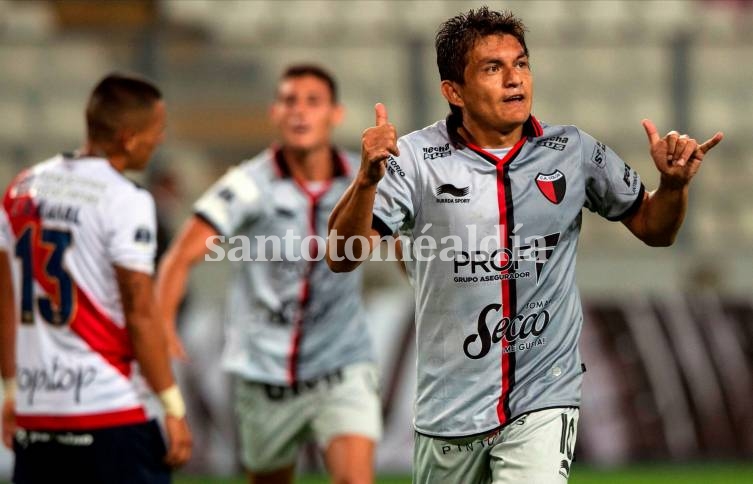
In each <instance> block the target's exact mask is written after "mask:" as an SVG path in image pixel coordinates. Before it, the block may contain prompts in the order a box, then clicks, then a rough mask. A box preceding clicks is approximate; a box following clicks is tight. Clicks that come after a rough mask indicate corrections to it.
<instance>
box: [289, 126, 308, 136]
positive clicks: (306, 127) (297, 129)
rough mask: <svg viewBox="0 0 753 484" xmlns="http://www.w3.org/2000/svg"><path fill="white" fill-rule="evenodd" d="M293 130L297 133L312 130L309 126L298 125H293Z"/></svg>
mask: <svg viewBox="0 0 753 484" xmlns="http://www.w3.org/2000/svg"><path fill="white" fill-rule="evenodd" d="M291 131H292V132H293V133H295V134H306V133H308V132H309V131H310V128H309V127H308V126H302V125H297V126H293V127H292V129H291Z"/></svg>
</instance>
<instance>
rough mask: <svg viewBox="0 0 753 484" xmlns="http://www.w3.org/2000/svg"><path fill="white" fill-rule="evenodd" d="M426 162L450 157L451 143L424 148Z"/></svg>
mask: <svg viewBox="0 0 753 484" xmlns="http://www.w3.org/2000/svg"><path fill="white" fill-rule="evenodd" d="M423 151H424V160H433V159H435V158H444V157H447V156H450V154H451V153H452V152H451V151H450V143H445V144H443V145H441V146H424V148H423Z"/></svg>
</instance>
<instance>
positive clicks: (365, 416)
mask: <svg viewBox="0 0 753 484" xmlns="http://www.w3.org/2000/svg"><path fill="white" fill-rule="evenodd" d="M270 115H271V119H272V122H273V123H274V125H275V126H276V128H277V130H278V133H279V137H280V140H281V144H280V145H274V146H273V147H271V148H270V149H268V150H266V151H264V152H262V153H260V154H259V155H258V156H256V157H255V158H252V159H251V160H248V161H245V162H243V163H242V164H241V165H239V166H238V167H236V168H234V169H232V170H230V171H229V172H228V173H227V174H226V175H225V176H224V177H222V178H221V179H220V180H219V181H218V182H217V183H215V184H214V186H212V187H211V188H210V189H209V190H208V191H207V192H206V194H205V195H204V196H202V197H201V198H200V199H199V201H198V202H196V204H195V207H194V208H195V214H194V216H193V217H192V218H191V219H189V220H188V222H187V223H186V225H185V226H184V227H183V229H182V232H181V233H180V234H179V235H178V236H177V237H176V239H175V242H174V243H173V245H172V246H171V247H170V248H169V249H168V252H167V254H166V255H165V258H164V260H163V263H162V264H161V265H160V269H159V276H158V283H157V288H158V294H159V300H160V304H161V308H162V311H163V314H162V317H163V319H164V321H165V323H166V324H167V325H168V331H169V332H170V333H171V334H172V335H173V336H172V337H173V338H174V339H173V348H174V351H175V354H176V355H177V356H183V353H184V351H183V349H182V346H181V345H180V342H179V340H178V339H177V335H175V319H176V310H177V307H178V304H179V302H180V299H181V297H182V295H183V293H184V290H185V286H186V282H187V279H188V275H189V270H190V268H191V267H192V266H193V265H195V264H197V263H198V262H200V261H202V260H204V258H205V255H209V256H210V257H214V256H215V255H214V254H210V253H209V249H208V247H210V243H218V242H217V240H218V239H217V237H216V236H224V237H227V238H230V237H233V236H245V237H247V240H248V241H250V244H249V246H250V247H249V253H248V256H249V258H251V259H253V261H236V262H233V263H232V267H233V273H234V274H233V283H232V285H231V287H230V288H229V297H228V304H227V317H226V319H227V321H226V323H227V324H226V342H225V351H224V367H225V368H226V370H227V371H229V372H230V373H232V374H233V375H234V376H235V377H236V385H235V398H236V402H235V406H236V413H237V418H238V424H239V432H240V437H241V452H242V456H241V457H242V461H243V464H244V466H245V468H246V470H247V472H248V477H249V481H250V482H254V483H288V482H292V480H293V476H294V471H295V462H296V459H297V455H298V451H299V449H300V448H301V445H302V444H303V443H304V442H305V441H307V440H309V439H312V438H313V439H314V440H316V442H317V443H318V444H319V446H320V447H321V449H322V450H323V455H324V461H325V464H326V466H327V470H328V471H329V473H330V475H331V476H332V479H333V480H334V482H351V483H355V482H362V483H368V482H371V481H372V480H373V475H372V474H373V469H372V468H373V453H374V445H375V442H376V441H377V440H378V438H379V437H380V434H381V413H380V412H381V410H380V402H379V397H378V394H377V388H376V387H377V375H376V368H375V364H374V362H373V354H372V345H371V341H370V338H369V333H368V329H367V327H366V324H365V320H364V314H363V309H362V304H361V275H360V274H359V273H354V274H347V275H344V274H343V275H338V274H333V273H332V272H331V271H330V270H329V268H328V267H327V265H326V264H325V263H324V262H323V261H322V260H321V259H322V258H323V255H324V247H323V240H324V238H325V237H326V230H327V218H328V216H329V213H330V211H331V210H332V207H334V205H335V203H336V202H337V200H338V199H339V197H340V195H341V194H342V193H343V191H344V190H345V188H346V187H347V186H348V184H349V183H350V181H351V180H352V174H353V173H354V171H355V170H357V169H358V168H357V161H356V160H354V159H352V158H351V157H349V156H348V155H346V153H344V152H342V151H340V150H339V149H337V148H335V147H334V146H333V145H332V140H331V135H332V131H333V129H334V128H335V126H336V125H337V124H339V123H340V121H341V119H342V117H343V109H342V106H341V105H340V104H339V103H338V99H337V88H336V84H335V81H334V79H333V77H332V76H331V75H330V74H329V73H328V72H326V71H325V70H323V69H321V68H320V67H317V66H312V65H295V66H291V67H289V68H288V69H287V70H286V71H285V72H284V73H283V74H282V76H281V78H280V81H279V84H278V86H277V95H276V99H275V101H274V104H273V105H272V108H271V111H270ZM313 235H316V236H319V237H320V238H321V240H322V244H321V245H318V244H317V243H315V242H314V241H312V242H310V243H309V242H308V241H310V240H312V239H311V237H309V236H313ZM265 237H266V238H270V239H275V238H276V239H277V240H278V242H280V241H281V240H282V239H283V237H285V238H287V240H289V241H291V242H292V243H291V244H289V245H288V244H286V243H285V242H280V244H279V245H278V247H280V249H279V250H277V251H275V249H274V248H273V247H274V245H275V244H274V242H266V243H264V242H262V243H261V244H258V243H257V242H258V241H259V240H260V239H262V238H265ZM306 237H309V239H306ZM302 240H303V242H304V243H303V244H302ZM211 241H214V242H211ZM305 255H308V257H307V258H304V257H303V256H305ZM307 259H308V260H307ZM312 259H314V260H312ZM218 330H219V327H218Z"/></svg>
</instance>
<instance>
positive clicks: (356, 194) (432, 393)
mask: <svg viewBox="0 0 753 484" xmlns="http://www.w3.org/2000/svg"><path fill="white" fill-rule="evenodd" d="M524 31H525V27H524V26H523V24H522V22H521V21H520V20H519V19H518V18H516V17H515V16H513V15H512V14H511V13H508V12H504V13H500V12H494V11H490V10H489V9H487V8H486V7H484V8H481V9H478V10H475V11H473V10H471V11H469V12H468V13H467V14H462V15H458V16H456V17H454V18H451V19H449V20H448V21H446V22H445V23H443V24H442V26H441V27H440V30H439V32H438V34H437V37H436V50H437V64H438V67H439V72H440V77H441V91H442V94H443V95H444V97H445V98H446V99H447V101H448V102H449V104H450V108H451V114H450V115H449V117H448V118H447V119H446V120H442V121H439V122H437V123H436V124H434V125H432V126H429V127H427V128H425V129H423V130H420V131H416V132H414V133H411V134H409V135H407V136H404V137H402V138H400V139H399V140H397V136H396V131H395V127H394V126H393V125H391V124H389V122H388V119H387V112H386V109H385V107H384V106H383V105H381V104H377V106H376V127H373V128H369V129H368V130H366V131H365V132H364V135H363V140H362V149H363V151H362V162H361V169H360V172H359V173H358V175H357V177H356V180H355V181H354V183H353V184H352V185H351V187H350V188H349V189H348V191H347V192H346V194H345V196H344V197H343V199H342V200H341V201H340V202H339V203H338V206H337V207H336V208H335V211H334V212H333V215H332V218H331V221H330V223H331V228H332V229H334V230H336V231H337V234H336V235H337V236H338V237H343V238H341V239H339V240H338V241H337V246H328V249H336V250H337V253H332V252H328V255H327V257H328V262H329V264H330V266H331V267H333V269H335V270H338V271H348V270H351V269H353V268H354V267H356V266H357V265H358V261H356V260H353V259H349V258H347V256H348V254H347V252H346V251H345V250H344V246H345V241H347V240H348V238H349V237H352V236H365V237H368V236H373V238H371V239H370V240H371V247H370V248H373V246H374V245H375V244H376V243H377V241H378V240H379V238H380V236H382V237H385V236H388V237H389V236H393V235H395V234H398V233H400V234H403V235H405V236H407V237H408V238H409V239H411V240H412V239H415V238H416V237H417V236H418V235H419V234H421V235H427V236H429V237H433V238H434V240H436V241H440V240H442V239H443V238H444V237H447V236H449V235H453V236H456V237H459V238H460V240H461V241H462V248H459V250H458V249H456V250H455V251H452V252H450V254H451V256H450V257H447V258H445V259H447V260H442V259H441V258H440V257H441V252H437V253H438V254H440V255H437V253H432V254H433V255H434V256H435V257H434V258H433V259H432V258H430V257H427V256H426V255H427V254H425V256H424V257H423V258H421V259H419V258H418V256H416V257H414V258H412V259H408V260H407V266H408V273H409V275H410V277H411V279H412V283H413V285H414V287H415V288H416V300H417V301H416V308H417V314H416V324H417V332H416V334H417V340H418V341H417V344H418V352H417V354H418V389H417V401H416V405H415V409H416V416H415V428H416V438H415V453H414V482H416V483H437V482H464V483H477V482H479V483H481V482H495V483H523V482H526V483H528V482H530V483H533V482H535V483H537V484H546V483H557V482H566V481H567V480H568V476H569V472H570V465H571V461H572V457H573V454H572V452H573V447H574V444H575V438H576V429H577V420H578V406H579V404H580V388H581V381H582V373H583V371H585V367H582V365H581V361H580V355H579V352H578V338H579V335H580V329H581V325H582V322H583V316H582V311H581V306H580V300H579V296H578V291H577V288H576V286H575V252H576V245H577V238H578V235H579V232H580V226H581V211H582V209H583V208H584V207H586V208H588V209H589V210H592V211H595V212H597V213H599V214H600V215H601V216H603V217H605V218H607V219H609V220H615V221H617V220H619V221H622V223H624V224H625V225H626V226H627V228H628V229H629V230H630V231H631V232H632V233H633V234H635V236H636V237H638V238H639V239H640V240H642V241H644V242H645V243H646V244H648V245H652V246H666V245H670V244H671V243H672V242H673V241H674V239H675V236H676V234H677V232H678V230H679V229H680V226H681V224H682V221H683V218H684V215H685V211H686V208H687V196H688V186H689V183H690V180H691V179H692V177H693V176H694V175H695V174H696V172H697V171H698V168H699V166H700V164H701V161H702V159H703V157H704V155H705V154H706V152H707V151H708V150H710V149H711V148H712V147H713V146H715V145H716V144H717V143H718V142H719V141H721V139H722V135H721V133H717V134H716V135H715V136H714V137H713V138H712V139H710V140H708V141H706V142H705V143H703V144H699V143H697V142H696V141H695V140H693V139H690V138H689V137H688V136H686V135H679V134H678V133H676V132H674V131H672V132H670V133H669V134H667V135H666V136H665V137H663V138H661V137H659V135H658V134H657V131H656V128H655V127H654V125H653V124H652V123H651V122H650V121H648V120H644V121H643V126H644V128H645V131H646V134H647V136H648V140H649V146H650V154H651V157H652V158H653V160H654V163H655V165H656V167H657V169H658V171H659V174H660V182H659V188H658V189H657V190H655V191H653V192H650V193H649V192H647V191H645V190H644V186H643V184H642V183H641V181H640V178H639V176H638V174H637V173H636V172H635V171H634V170H632V169H631V168H630V167H629V166H628V165H627V164H626V163H625V162H623V161H622V160H621V159H620V158H619V157H618V156H617V155H616V154H615V153H614V152H613V151H612V150H610V149H609V148H608V147H606V146H605V145H603V144H602V143H599V142H598V141H596V140H595V139H594V138H592V137H591V136H589V135H588V134H587V133H585V132H584V131H581V130H580V129H578V128H576V127H574V126H554V125H546V124H543V123H540V122H539V121H538V120H537V119H536V118H535V117H534V116H532V115H531V106H532V102H533V78H532V73H531V68H530V65H529V57H528V50H527V48H526V44H525V39H524ZM470 229H474V230H475V232H473V233H471V232H472V230H470ZM484 238H487V241H495V240H496V242H492V243H490V245H488V246H487V247H484V246H483V244H482V245H478V244H477V243H476V242H478V241H482V240H483V239H484ZM474 240H475V241H476V242H474ZM367 249H369V247H367ZM418 250H419V249H418V247H415V246H414V251H418ZM356 253H357V252H356Z"/></svg>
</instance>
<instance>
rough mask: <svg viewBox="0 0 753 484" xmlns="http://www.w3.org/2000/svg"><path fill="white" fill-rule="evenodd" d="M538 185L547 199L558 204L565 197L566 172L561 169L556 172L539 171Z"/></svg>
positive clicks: (537, 176)
mask: <svg viewBox="0 0 753 484" xmlns="http://www.w3.org/2000/svg"><path fill="white" fill-rule="evenodd" d="M536 186H537V187H539V190H540V191H541V194H542V195H544V196H545V197H546V199H547V200H549V201H550V202H552V203H554V204H555V205H558V204H559V203H560V202H561V201H562V200H563V199H564V198H565V189H566V188H567V184H566V182H565V174H564V173H562V172H561V171H559V170H555V171H554V173H539V174H538V175H536Z"/></svg>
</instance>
